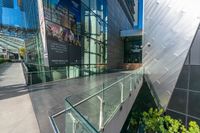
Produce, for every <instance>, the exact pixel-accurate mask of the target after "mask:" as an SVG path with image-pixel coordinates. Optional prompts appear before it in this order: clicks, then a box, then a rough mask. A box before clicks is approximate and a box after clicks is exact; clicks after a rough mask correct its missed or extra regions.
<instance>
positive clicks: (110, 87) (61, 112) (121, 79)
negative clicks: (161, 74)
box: [49, 70, 142, 131]
mask: <svg viewBox="0 0 200 133" xmlns="http://www.w3.org/2000/svg"><path fill="white" fill-rule="evenodd" d="M141 71H142V70H139V71H136V72H134V73H130V74H128V75H126V76H124V77H123V78H120V79H118V80H117V81H116V82H114V83H112V84H110V85H109V86H107V87H105V88H103V89H102V90H100V91H98V92H96V93H94V94H92V95H91V96H89V97H87V98H85V99H83V100H81V101H80V102H78V103H76V104H74V105H73V104H72V103H70V101H68V98H69V97H67V98H66V99H65V100H66V102H67V103H68V104H69V105H70V107H68V108H66V109H64V110H61V111H60V112H58V113H55V114H53V115H51V116H49V118H50V120H51V124H52V126H53V128H55V129H54V131H55V130H56V131H58V130H59V129H58V128H57V127H55V125H56V123H55V121H54V120H53V119H54V118H55V117H57V116H59V115H61V114H63V113H66V112H68V111H70V110H71V109H74V110H75V111H76V112H77V113H79V111H78V110H76V108H75V107H77V106H79V105H81V104H82V103H84V102H86V101H88V100H89V99H91V98H93V97H95V96H99V94H101V93H102V92H104V91H106V90H110V89H112V86H114V85H116V84H118V83H122V81H124V80H126V79H130V84H131V85H130V91H132V89H131V87H133V85H132V80H133V78H132V76H133V75H135V74H141ZM141 79H142V77H138V79H136V80H135V82H136V83H138V84H139V80H141ZM104 84H105V83H103V86H104ZM121 93H122V94H121V95H123V85H122V88H121ZM98 98H99V99H100V103H101V104H100V106H101V105H102V106H103V103H104V101H103V99H102V98H101V97H98ZM126 99H127V97H126ZM124 100H125V99H124V96H121V103H120V104H119V105H117V107H116V108H115V109H114V111H113V113H112V114H111V115H110V116H109V117H108V118H107V119H106V121H105V122H103V114H101V113H102V112H101V110H100V116H99V117H100V118H99V131H101V130H102V129H103V127H104V126H106V125H107V123H108V122H109V121H110V120H111V118H113V116H114V114H115V112H116V111H117V110H119V108H120V106H121V105H122V103H123V102H124ZM102 108H103V107H102ZM81 116H82V115H81ZM82 117H83V118H84V116H82ZM86 122H87V120H86ZM89 125H90V123H89ZM91 126H92V125H91ZM92 127H93V126H92Z"/></svg>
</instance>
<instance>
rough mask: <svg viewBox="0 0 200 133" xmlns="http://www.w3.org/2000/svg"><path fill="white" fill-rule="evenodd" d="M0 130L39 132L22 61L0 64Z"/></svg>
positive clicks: (8, 131) (7, 131)
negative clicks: (26, 85)
mask: <svg viewBox="0 0 200 133" xmlns="http://www.w3.org/2000/svg"><path fill="white" fill-rule="evenodd" d="M0 132H2V133H39V127H38V124H37V120H36V117H35V113H34V111H33V107H32V103H31V100H30V96H29V93H28V91H27V89H26V87H25V79H24V76H23V70H22V66H21V64H20V63H4V64H0Z"/></svg>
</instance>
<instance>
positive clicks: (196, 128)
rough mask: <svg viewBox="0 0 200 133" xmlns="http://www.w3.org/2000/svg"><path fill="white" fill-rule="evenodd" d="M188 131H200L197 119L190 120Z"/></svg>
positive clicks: (189, 132)
mask: <svg viewBox="0 0 200 133" xmlns="http://www.w3.org/2000/svg"><path fill="white" fill-rule="evenodd" d="M187 133H200V128H199V125H198V124H197V123H196V122H195V121H190V123H189V128H188V131H187Z"/></svg>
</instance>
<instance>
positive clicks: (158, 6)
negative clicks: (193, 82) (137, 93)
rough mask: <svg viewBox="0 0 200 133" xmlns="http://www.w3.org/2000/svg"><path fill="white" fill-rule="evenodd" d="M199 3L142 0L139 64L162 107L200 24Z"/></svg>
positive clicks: (176, 0)
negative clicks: (141, 34)
mask: <svg viewBox="0 0 200 133" xmlns="http://www.w3.org/2000/svg"><path fill="white" fill-rule="evenodd" d="M199 5H200V1H199V0H145V2H144V49H143V62H144V66H145V68H146V73H147V74H148V75H147V77H148V79H149V80H150V82H151V84H152V86H153V88H154V89H155V93H156V94H157V96H158V99H159V102H160V104H161V106H163V107H164V108H166V106H167V104H168V102H169V99H170V97H171V94H172V92H173V90H174V88H175V84H176V82H177V78H178V76H179V74H180V71H181V68H182V66H183V64H184V61H185V59H186V55H187V53H188V51H189V48H190V46H191V43H192V40H193V38H194V36H195V33H196V30H197V28H198V24H199V21H200V6H199Z"/></svg>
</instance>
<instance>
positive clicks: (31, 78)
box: [30, 73, 33, 85]
mask: <svg viewBox="0 0 200 133" xmlns="http://www.w3.org/2000/svg"><path fill="white" fill-rule="evenodd" d="M30 81H31V82H30V83H31V85H32V84H33V77H32V73H31V74H30Z"/></svg>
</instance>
